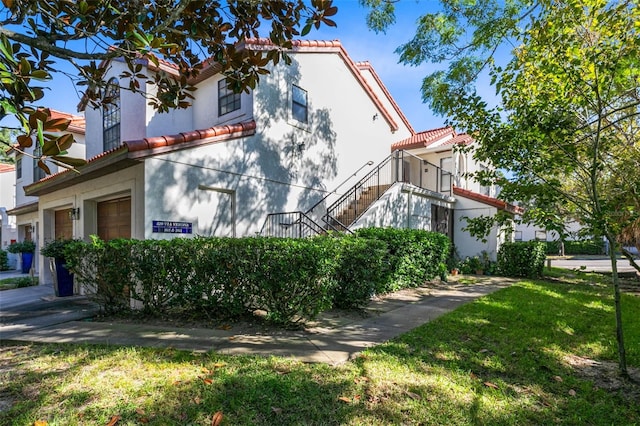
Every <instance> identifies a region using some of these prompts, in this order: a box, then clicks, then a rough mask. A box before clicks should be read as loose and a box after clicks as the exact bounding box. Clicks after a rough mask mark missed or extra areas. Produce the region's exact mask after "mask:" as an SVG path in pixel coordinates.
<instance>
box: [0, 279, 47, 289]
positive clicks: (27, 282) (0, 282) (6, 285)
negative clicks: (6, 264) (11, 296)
mask: <svg viewBox="0 0 640 426" xmlns="http://www.w3.org/2000/svg"><path fill="white" fill-rule="evenodd" d="M32 285H38V279H37V278H31V277H11V278H3V279H0V291H2V290H12V289H14V288H22V287H30V286H32Z"/></svg>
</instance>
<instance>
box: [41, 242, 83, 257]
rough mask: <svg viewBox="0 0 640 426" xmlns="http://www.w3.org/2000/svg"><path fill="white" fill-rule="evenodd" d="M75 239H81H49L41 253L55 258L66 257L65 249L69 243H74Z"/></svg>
mask: <svg viewBox="0 0 640 426" xmlns="http://www.w3.org/2000/svg"><path fill="white" fill-rule="evenodd" d="M74 241H79V240H73V239H56V240H51V241H47V242H46V243H44V246H43V247H42V248H41V249H40V254H41V255H43V256H45V257H50V258H53V259H64V258H65V257H66V256H65V249H66V248H67V246H68V245H69V244H71V243H73V242H74Z"/></svg>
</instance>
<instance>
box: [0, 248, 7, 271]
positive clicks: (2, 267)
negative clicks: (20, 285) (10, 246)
mask: <svg viewBox="0 0 640 426" xmlns="http://www.w3.org/2000/svg"><path fill="white" fill-rule="evenodd" d="M8 270H9V255H8V254H7V252H6V251H4V250H0V271H8Z"/></svg>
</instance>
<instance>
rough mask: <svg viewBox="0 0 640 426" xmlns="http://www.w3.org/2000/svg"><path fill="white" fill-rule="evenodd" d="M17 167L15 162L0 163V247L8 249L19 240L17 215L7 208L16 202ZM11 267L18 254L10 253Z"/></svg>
mask: <svg viewBox="0 0 640 426" xmlns="http://www.w3.org/2000/svg"><path fill="white" fill-rule="evenodd" d="M15 184H16V167H15V166H14V165H13V164H3V163H0V188H2V191H0V249H2V250H5V251H6V250H7V247H8V246H9V244H11V243H13V242H15V241H17V240H18V230H17V227H16V220H15V217H13V216H9V215H8V214H7V210H11V209H12V208H13V207H14V206H15V204H16V201H15V191H14V189H13V188H14V186H15ZM8 257H9V267H10V268H11V269H15V268H16V267H17V266H18V264H17V258H18V257H17V256H16V255H14V254H13V253H9V256H8Z"/></svg>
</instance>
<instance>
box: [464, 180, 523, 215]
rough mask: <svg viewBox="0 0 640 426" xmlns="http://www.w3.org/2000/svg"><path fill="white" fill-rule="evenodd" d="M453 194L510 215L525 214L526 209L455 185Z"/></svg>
mask: <svg viewBox="0 0 640 426" xmlns="http://www.w3.org/2000/svg"><path fill="white" fill-rule="evenodd" d="M453 194H454V195H459V196H461V197H464V198H468V199H470V200H474V201H478V202H480V203H483V204H487V205H489V206H492V207H495V208H497V209H499V210H505V211H507V212H509V213H514V214H522V213H523V212H524V209H523V208H522V207H520V206H514V205H513V204H509V203H507V202H505V201H502V200H499V199H497V198H494V197H489V196H488V195H484V194H479V193H477V192H474V191H469V190H468V189H463V188H460V187H458V186H455V185H454V186H453Z"/></svg>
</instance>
